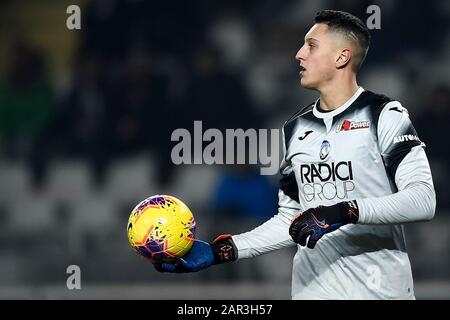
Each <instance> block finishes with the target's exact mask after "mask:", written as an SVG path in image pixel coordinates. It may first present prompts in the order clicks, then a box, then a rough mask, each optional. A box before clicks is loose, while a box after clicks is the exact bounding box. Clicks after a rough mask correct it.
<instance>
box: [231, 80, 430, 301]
mask: <svg viewBox="0 0 450 320" xmlns="http://www.w3.org/2000/svg"><path fill="white" fill-rule="evenodd" d="M318 104H320V101H319V100H317V101H316V102H315V103H313V104H311V105H309V106H307V107H305V108H303V109H302V110H300V111H299V112H297V113H296V114H295V115H294V116H292V117H291V119H289V120H288V121H287V122H286V123H285V125H284V126H283V143H284V159H283V162H282V164H281V168H280V172H281V174H282V179H281V181H280V190H279V211H278V214H276V215H275V216H274V217H273V218H271V219H270V220H268V221H267V222H265V223H264V224H262V225H260V226H259V227H257V228H255V229H253V230H252V231H249V232H246V233H243V234H239V235H234V236H233V240H234V242H235V244H236V247H237V249H238V259H242V258H248V257H253V256H256V255H260V254H264V253H267V252H270V251H272V250H276V249H279V248H282V247H286V246H289V245H295V243H294V242H293V241H292V239H291V237H290V235H289V231H288V229H289V226H290V223H291V220H292V218H293V216H294V215H295V214H296V213H298V212H299V211H300V212H303V211H305V210H307V209H308V208H313V207H317V206H319V205H324V206H330V205H333V204H336V203H338V202H341V201H348V200H357V203H358V206H359V215H360V216H359V221H358V223H357V224H348V225H345V226H343V227H341V228H340V229H338V230H336V231H333V232H331V233H328V234H326V235H325V236H323V237H322V238H321V239H320V240H319V241H318V242H317V245H316V247H315V248H314V249H309V248H306V247H301V246H298V250H297V253H296V255H295V257H294V261H293V270H292V298H293V299H414V289H413V277H412V272H411V266H410V262H409V258H408V254H407V251H406V246H405V237H404V232H403V226H402V223H405V222H412V221H424V220H430V219H432V218H433V216H434V211H435V206H436V200H435V192H434V186H433V181H432V177H431V172H430V167H429V164H428V160H427V157H426V154H425V151H424V147H425V145H424V144H423V143H422V142H421V141H420V140H419V137H418V136H417V133H416V131H415V129H414V127H413V126H412V124H411V121H410V118H409V115H408V111H407V110H406V109H405V108H404V107H402V105H401V104H400V103H399V102H398V101H393V100H391V99H390V98H388V97H386V96H383V95H378V94H375V93H372V92H370V91H365V90H364V89H363V88H361V87H360V88H359V89H358V90H357V92H356V93H355V94H354V95H353V96H352V97H351V98H350V99H349V100H348V101H347V102H346V103H344V104H343V105H342V106H340V107H339V108H337V109H335V110H333V111H329V112H320V110H319V109H318V106H317V105H318ZM273 267H274V268H276V261H274V265H273Z"/></svg>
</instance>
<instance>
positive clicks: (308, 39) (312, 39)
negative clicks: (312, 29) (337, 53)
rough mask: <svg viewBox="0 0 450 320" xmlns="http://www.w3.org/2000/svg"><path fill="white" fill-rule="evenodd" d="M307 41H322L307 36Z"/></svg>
mask: <svg viewBox="0 0 450 320" xmlns="http://www.w3.org/2000/svg"><path fill="white" fill-rule="evenodd" d="M305 42H317V43H319V42H320V41H319V40H317V39H315V38H311V37H310V38H305Z"/></svg>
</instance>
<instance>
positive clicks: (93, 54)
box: [0, 0, 450, 283]
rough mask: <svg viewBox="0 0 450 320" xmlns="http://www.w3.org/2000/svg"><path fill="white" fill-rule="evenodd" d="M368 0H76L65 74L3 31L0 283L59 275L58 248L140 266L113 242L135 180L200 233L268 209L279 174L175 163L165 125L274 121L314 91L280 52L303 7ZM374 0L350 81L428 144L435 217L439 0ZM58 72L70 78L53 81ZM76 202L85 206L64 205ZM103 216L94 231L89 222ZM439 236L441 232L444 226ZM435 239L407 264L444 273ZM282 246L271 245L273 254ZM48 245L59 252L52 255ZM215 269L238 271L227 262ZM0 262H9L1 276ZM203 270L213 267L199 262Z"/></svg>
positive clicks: (65, 258)
mask: <svg viewBox="0 0 450 320" xmlns="http://www.w3.org/2000/svg"><path fill="white" fill-rule="evenodd" d="M55 3H57V1H55ZM377 3H378V1H365V0H364V1H351V0H347V1H345V0H320V1H294V0H290V1H282V2H280V1H264V2H261V1H256V0H250V1H241V2H235V1H222V0H221V1H212V2H211V1H206V0H194V1H179V2H176V3H174V2H167V1H157V2H155V1H142V0H133V1H131V0H111V1H101V0H91V1H84V2H83V5H82V6H81V10H82V30H80V31H67V32H76V34H77V37H78V43H79V45H78V46H77V48H76V49H75V52H74V59H73V61H72V62H71V63H72V64H71V67H70V68H68V69H67V70H64V75H63V76H61V75H50V73H49V65H50V64H51V62H52V61H51V60H50V58H49V57H48V56H46V55H45V53H43V52H42V51H40V50H38V49H37V48H36V47H35V46H33V44H32V43H30V42H27V41H26V39H24V38H17V39H15V41H13V42H12V43H10V44H8V46H7V51H8V52H9V53H8V55H9V59H8V60H7V61H8V63H7V68H6V72H5V73H4V74H2V75H1V78H0V167H1V168H0V171H1V172H2V177H0V179H2V182H0V184H1V186H0V187H1V188H2V190H1V191H0V193H2V194H3V195H2V196H0V198H1V199H0V217H1V219H2V220H3V221H4V222H5V223H4V224H2V227H1V228H2V230H3V231H4V233H3V236H2V239H3V240H2V242H1V245H0V249H1V251H0V260H1V261H3V263H0V268H3V269H2V270H3V272H2V274H1V277H2V279H0V283H25V282H27V281H32V282H34V283H40V282H43V281H47V282H49V281H50V282H51V281H58V279H59V278H58V277H61V278H64V276H65V275H64V274H62V275H59V276H56V273H57V267H58V268H59V267H60V266H61V267H62V266H64V264H65V263H68V262H69V261H75V262H74V263H76V262H77V261H82V262H81V264H84V265H86V266H89V267H86V269H87V270H88V271H87V274H88V275H89V276H90V277H91V278H90V279H92V281H131V280H133V279H135V280H136V281H137V280H141V279H142V272H144V271H143V270H145V268H148V266H145V268H144V267H142V266H141V261H137V259H136V260H134V259H133V257H132V253H130V254H129V255H125V256H124V255H123V254H119V253H118V252H128V249H129V248H127V243H126V235H125V231H124V230H125V224H126V218H127V215H128V214H129V212H130V211H131V209H132V207H133V205H134V204H136V201H139V200H142V197H144V196H145V195H148V196H149V195H151V194H155V193H163V192H167V193H170V194H173V195H175V196H179V197H180V198H182V199H183V200H185V201H186V202H187V203H188V204H190V205H192V206H193V207H194V208H193V209H194V210H193V211H194V213H196V216H197V219H198V223H199V225H200V226H201V231H200V235H201V236H205V237H207V238H210V237H212V236H214V235H215V233H214V232H231V233H233V232H241V231H246V228H249V227H252V226H256V225H257V224H258V223H261V222H263V221H265V220H266V219H267V218H268V217H270V216H271V215H272V214H273V213H275V212H276V199H277V178H278V177H264V176H260V175H259V170H256V169H257V168H255V167H252V166H212V167H208V166H187V165H185V166H175V165H173V164H172V161H171V159H170V152H171V149H172V147H173V146H174V144H175V143H174V142H172V141H171V133H172V132H173V130H174V129H176V128H186V129H188V130H189V131H192V128H193V121H194V120H201V121H203V128H204V130H206V128H218V129H225V128H244V129H245V128H280V127H281V126H282V124H283V122H284V121H285V120H286V119H287V118H288V117H289V116H290V115H291V114H292V113H294V112H295V111H296V110H297V108H299V107H300V106H303V105H306V104H308V103H310V102H311V101H313V99H315V93H314V92H309V91H307V90H305V89H301V88H300V87H299V79H298V63H297V62H296V61H295V59H294V56H295V53H296V51H297V50H298V48H300V47H301V46H302V44H303V37H304V34H305V33H306V32H307V30H308V29H309V28H310V27H311V25H312V24H313V18H314V14H315V12H317V11H319V10H321V9H324V8H329V9H340V10H345V11H349V12H352V13H353V14H356V15H358V16H359V17H361V18H363V20H364V19H366V18H367V17H368V16H369V14H367V13H366V8H367V7H368V6H369V5H371V4H377ZM378 4H379V6H380V8H381V29H380V30H372V31H371V33H372V47H371V50H370V52H369V55H368V57H367V59H366V62H365V65H364V67H363V69H362V71H361V74H360V78H359V83H360V85H362V86H363V87H364V88H366V89H369V90H372V91H375V92H381V93H385V94H386V95H388V96H391V97H393V98H395V99H397V100H399V101H400V102H402V104H403V105H404V106H405V107H406V108H408V110H409V112H410V116H411V118H412V120H413V123H414V124H415V127H416V129H417V131H418V133H419V136H420V138H421V139H422V140H423V141H424V142H425V144H426V146H427V149H426V150H427V154H428V157H429V159H430V164H431V168H432V171H433V176H434V182H435V187H436V191H437V196H438V202H437V203H438V211H437V217H438V216H447V219H446V220H445V222H446V223H447V224H445V225H444V226H446V227H447V233H448V227H449V226H450V224H449V221H450V220H449V219H448V218H449V217H450V215H449V212H450V198H449V197H448V196H447V194H446V191H447V190H448V189H449V187H450V173H449V170H450V166H449V161H448V159H449V149H448V148H447V143H448V142H447V137H446V132H445V131H446V127H447V125H448V123H449V122H450V86H449V84H450V81H449V80H450V79H449V78H450V73H449V72H448V71H450V62H449V61H448V57H449V56H450V32H449V31H450V19H449V17H450V6H449V5H448V4H447V3H444V1H432V0H430V1H426V2H420V3H419V2H418V3H402V2H400V1H389V2H388V3H385V2H382V3H378ZM10 5H12V1H6V2H4V3H2V4H0V10H2V9H6V8H7V7H8V6H10ZM36 10H37V11H38V10H39V8H38V6H37V5H36ZM63 27H65V26H55V28H63ZM3 46H5V44H3ZM62 77H63V78H64V79H68V81H67V83H66V84H65V85H64V86H62V85H60V83H59V81H60V79H61V78H62ZM7 176H9V177H10V178H9V180H8V179H7V178H4V177H7ZM84 177H85V181H84V180H83V179H84ZM20 179H22V180H23V183H22V182H18V181H19V180H20ZM58 179H59V180H61V181H60V182H59V183H57V182H55V181H59V180H58ZM22 180H20V181H22ZM15 188H18V189H15ZM20 188H22V189H23V190H26V192H29V193H30V195H29V196H28V195H27V196H24V195H23V194H22V192H25V191H19V190H22V189H20ZM145 188H147V189H145ZM63 193H64V194H63ZM43 198H45V199H47V200H42V201H38V200H36V201H34V200H33V202H31V203H30V202H27V199H43ZM262 200H264V201H262ZM133 201H134V202H133ZM26 202H27V203H26ZM91 202H92V206H89V205H88V204H90V203H91ZM17 203H20V206H17ZM27 204H28V205H27ZM38 204H39V205H40V207H39V206H38ZM102 206H103V207H102ZM24 210H28V212H23V211H24ZM39 210H41V211H42V212H44V213H42V215H43V216H45V217H46V214H48V212H50V211H51V212H54V214H53V213H52V216H51V217H49V218H48V222H45V223H44V222H42V224H43V226H42V228H41V229H39V227H35V225H39V223H36V222H35V220H34V216H33V214H34V213H35V212H37V211H39ZM18 211H20V212H19V213H18V215H19V216H20V215H22V216H23V218H21V219H22V220H20V219H19V220H17V221H21V223H22V222H23V221H24V220H27V219H28V220H31V222H29V224H30V225H31V226H30V228H29V229H21V228H22V226H21V225H20V224H19V223H18V225H16V226H14V221H15V219H16V215H17V212H18ZM78 212H81V213H80V215H81V216H83V218H79V217H78V216H76V217H74V215H76V214H77V213H78ZM36 214H37V213H36ZM96 214H98V215H97V216H96V217H93V216H94V215H96ZM39 217H40V218H38V219H40V220H42V221H47V220H46V218H41V216H39ZM439 219H440V218H439ZM105 221H110V222H109V223H110V224H111V225H108V223H105ZM111 221H112V222H111ZM104 225H105V227H104V228H105V230H108V232H103V231H102V230H100V231H99V229H102V228H103V226H104ZM412 228H418V227H416V226H413V227H412ZM30 230H31V231H30ZM39 230H40V231H39ZM413 230H417V229H413ZM118 233H120V235H118ZM67 235H70V237H69V236H67ZM80 237H82V239H78V238H80ZM414 237H415V238H414ZM418 237H420V232H413V235H412V238H413V239H412V240H411V241H412V243H414V244H417V247H416V248H417V250H424V251H425V250H429V247H427V246H424V244H423V243H421V241H420V240H421V239H422V238H418ZM441 237H442V239H441V242H444V243H449V242H448V241H447V240H448V238H449V236H448V235H447V234H445V232H444V234H443V235H441ZM427 239H428V238H427ZM427 239H425V240H427ZM24 243H25V244H24ZM431 245H432V244H431ZM36 246H38V247H36ZM11 248H14V249H11ZM436 250H437V251H436V252H437V253H441V254H440V259H443V258H444V259H445V262H442V263H441V262H440V260H433V259H431V258H430V259H429V260H428V261H427V262H425V261H423V262H421V260H420V259H419V251H417V252H418V253H417V254H416V255H414V248H413V253H412V255H413V258H414V257H418V259H417V261H418V262H417V268H418V271H417V274H419V276H422V277H424V278H426V277H433V276H438V277H443V278H447V279H450V274H449V268H448V266H449V261H450V258H449V256H448V252H449V250H448V246H444V247H443V248H441V249H439V248H437V249H436ZM439 250H441V251H439ZM18 252H20V253H21V254H23V255H22V257H18V254H17V253H18ZM130 252H131V250H130ZM420 252H422V251H420ZM442 252H444V254H442ZM445 252H446V254H445ZM291 253H292V252H291V251H286V254H285V255H284V256H283V257H284V258H286V261H287V262H286V264H289V257H290V255H291ZM54 255H57V256H58V257H61V258H60V262H59V264H55V263H54V261H52V259H51V257H52V256H54ZM283 257H279V259H283ZM27 259H29V260H27ZM264 259H265V258H261V259H259V258H258V259H256V261H257V264H258V263H259V267H258V266H255V265H252V264H251V263H250V262H249V263H246V264H245V263H244V264H243V265H244V267H242V268H247V269H248V270H247V272H244V274H246V275H248V276H249V277H252V278H256V279H262V278H264V277H269V276H270V274H272V276H274V277H277V276H278V277H286V278H287V279H288V278H289V272H290V271H289V265H286V268H284V269H283V271H280V272H279V273H281V275H280V274H275V271H274V272H272V273H270V272H269V274H268V273H267V272H263V271H261V270H267V269H268V268H267V266H270V263H272V264H273V259H272V262H271V259H270V258H269V259H266V260H264ZM435 259H438V258H435ZM30 260H33V261H38V263H36V262H35V264H34V268H36V272H33V273H30V272H29V270H28V269H26V268H22V269H23V272H22V273H20V272H19V271H17V270H20V269H21V268H20V267H19V268H17V266H20V265H21V264H25V263H26V262H27V261H30ZM1 261H0V262H1ZM130 261H131V262H130ZM433 261H434V262H433ZM52 262H53V263H52ZM433 263H434V264H433ZM430 264H431V265H432V266H433V267H432V268H431V270H428V272H427V270H426V269H427V267H428V268H429V266H430ZM138 265H139V266H138ZM413 266H414V263H413ZM233 268H239V267H233ZM433 268H434V269H433ZM124 269H125V270H127V271H130V272H128V273H123V272H121V271H122V270H124ZM269 269H270V268H269ZM89 270H91V271H89ZM133 270H134V271H136V270H139V271H138V272H133ZM221 270H223V271H224V273H227V277H233V274H234V277H236V272H233V271H235V269H232V268H228V269H225V268H224V269H221ZM225 270H228V271H225ZM230 270H232V271H230ZM255 270H256V271H255ZM258 270H259V271H258ZM8 272H10V273H9V274H16V276H15V278H14V277H13V276H11V277H12V278H8V276H7V278H8V279H5V278H4V277H5V273H8ZM89 272H91V273H89ZM127 276H128V277H127ZM152 276H153V273H150V272H149V279H151V278H152ZM133 277H135V278H133ZM193 277H195V276H193ZM204 277H206V278H212V279H216V278H217V277H218V276H217V274H213V273H211V272H209V273H208V272H205V275H204ZM11 279H12V280H11ZM163 279H166V280H167V278H164V276H163ZM188 279H190V278H189V277H188ZM283 279H284V278H283Z"/></svg>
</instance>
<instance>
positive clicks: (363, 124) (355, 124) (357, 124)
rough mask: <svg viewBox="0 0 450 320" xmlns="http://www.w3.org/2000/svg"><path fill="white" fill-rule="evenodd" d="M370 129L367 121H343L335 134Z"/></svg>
mask: <svg viewBox="0 0 450 320" xmlns="http://www.w3.org/2000/svg"><path fill="white" fill-rule="evenodd" d="M366 128H370V121H369V120H362V121H354V120H344V121H342V123H341V124H340V125H339V126H338V127H337V130H336V131H337V132H339V131H350V130H355V129H366Z"/></svg>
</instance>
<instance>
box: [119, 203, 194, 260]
mask: <svg viewBox="0 0 450 320" xmlns="http://www.w3.org/2000/svg"><path fill="white" fill-rule="evenodd" d="M127 231H128V240H129V242H130V244H131V246H132V247H133V249H134V250H135V251H136V252H137V253H138V254H140V255H141V256H143V257H145V258H147V259H148V260H150V262H152V263H160V262H172V261H174V260H175V259H176V258H178V257H182V256H183V255H185V254H186V253H187V252H188V251H189V250H190V249H191V247H192V244H193V242H194V239H195V219H194V215H193V214H192V212H191V210H190V209H189V208H188V207H187V206H186V205H185V204H184V203H183V202H182V201H181V200H179V199H177V198H175V197H173V196H168V195H155V196H151V197H149V198H147V199H145V200H143V201H141V202H140V203H139V204H138V205H137V206H136V207H135V208H134V209H133V211H132V212H131V214H130V218H129V219H128V225H127Z"/></svg>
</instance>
